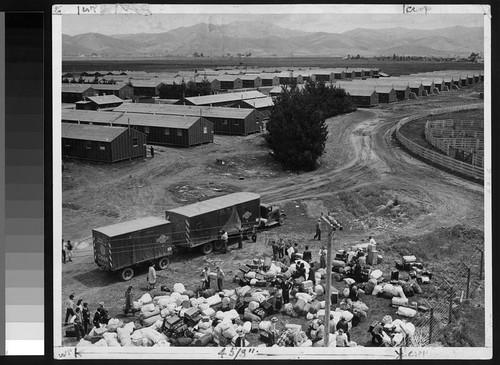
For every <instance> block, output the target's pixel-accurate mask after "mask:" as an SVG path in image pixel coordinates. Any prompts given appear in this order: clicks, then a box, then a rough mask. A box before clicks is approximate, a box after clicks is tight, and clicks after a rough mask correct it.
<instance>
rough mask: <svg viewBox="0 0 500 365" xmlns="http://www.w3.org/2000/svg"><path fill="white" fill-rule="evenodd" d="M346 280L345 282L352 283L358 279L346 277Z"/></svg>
mask: <svg viewBox="0 0 500 365" xmlns="http://www.w3.org/2000/svg"><path fill="white" fill-rule="evenodd" d="M344 282H345V283H346V284H347V285H351V284H354V283H355V282H356V280H354V279H351V278H345V279H344Z"/></svg>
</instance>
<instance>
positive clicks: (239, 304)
mask: <svg viewBox="0 0 500 365" xmlns="http://www.w3.org/2000/svg"><path fill="white" fill-rule="evenodd" d="M234 309H235V310H236V312H238V313H239V314H243V311H244V310H245V303H243V302H240V301H238V302H236V304H235V306H234Z"/></svg>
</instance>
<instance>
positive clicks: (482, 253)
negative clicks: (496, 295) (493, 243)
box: [477, 247, 484, 280]
mask: <svg viewBox="0 0 500 365" xmlns="http://www.w3.org/2000/svg"><path fill="white" fill-rule="evenodd" d="M477 249H478V250H479V251H480V252H481V261H480V263H479V280H483V264H484V263H483V261H484V251H483V250H481V249H480V248H479V247H477Z"/></svg>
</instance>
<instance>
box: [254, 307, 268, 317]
mask: <svg viewBox="0 0 500 365" xmlns="http://www.w3.org/2000/svg"><path fill="white" fill-rule="evenodd" d="M253 314H255V315H256V316H259V318H260V319H261V320H262V319H264V318H266V316H267V313H266V311H265V309H264V308H261V307H259V308H257V309H256V310H254V311H253Z"/></svg>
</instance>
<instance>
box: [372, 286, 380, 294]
mask: <svg viewBox="0 0 500 365" xmlns="http://www.w3.org/2000/svg"><path fill="white" fill-rule="evenodd" d="M380 292H382V285H375V288H373V291H372V295H377V294H378V293H380Z"/></svg>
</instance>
